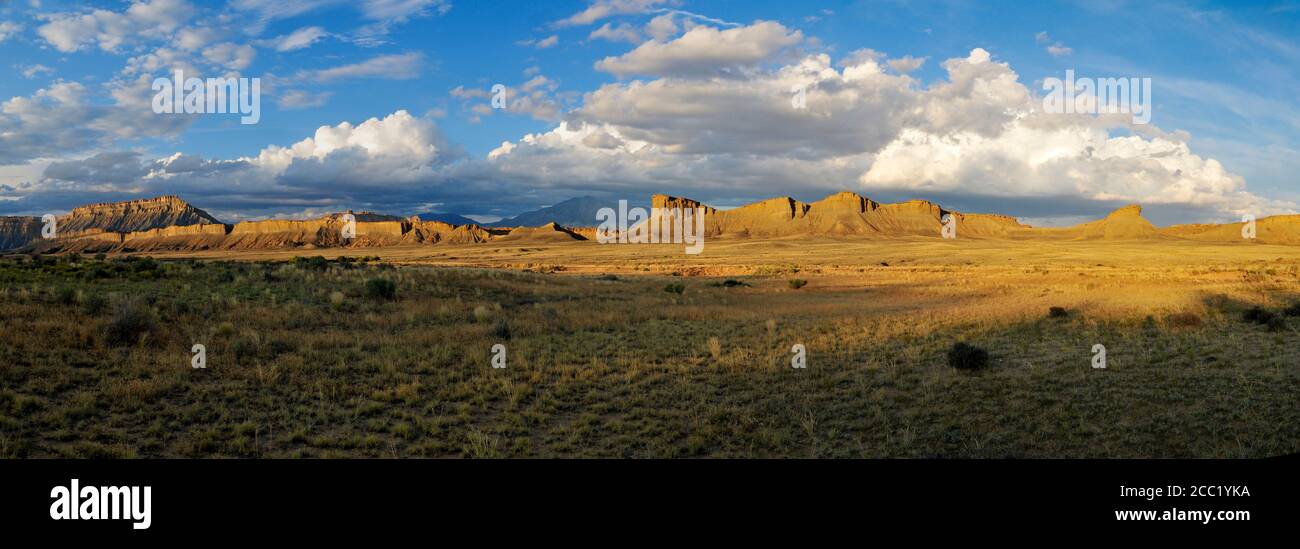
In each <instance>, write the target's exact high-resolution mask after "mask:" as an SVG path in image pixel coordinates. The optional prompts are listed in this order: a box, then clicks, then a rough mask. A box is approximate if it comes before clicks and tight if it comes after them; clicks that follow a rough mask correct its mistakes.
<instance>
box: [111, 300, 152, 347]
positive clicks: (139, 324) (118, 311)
mask: <svg viewBox="0 0 1300 549" xmlns="http://www.w3.org/2000/svg"><path fill="white" fill-rule="evenodd" d="M154 326H155V321H154V314H153V309H151V308H149V306H147V305H145V304H144V302H142V301H139V300H135V299H127V300H123V301H121V302H119V303H118V304H117V306H116V307H115V308H114V309H113V317H112V318H110V319H109V321H108V324H107V325H105V326H104V341H105V342H107V343H108V344H109V345H112V346H124V345H134V344H136V343H139V342H140V339H141V338H142V337H144V336H145V335H146V334H148V333H149V332H151V331H153V330H154Z"/></svg>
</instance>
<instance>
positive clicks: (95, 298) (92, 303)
mask: <svg viewBox="0 0 1300 549" xmlns="http://www.w3.org/2000/svg"><path fill="white" fill-rule="evenodd" d="M81 306H82V308H83V309H85V311H86V314H87V315H90V316H99V315H101V314H103V313H104V310H105V309H107V308H108V300H107V299H104V296H102V295H99V294H86V296H85V297H84V298H83V299H82V300H81Z"/></svg>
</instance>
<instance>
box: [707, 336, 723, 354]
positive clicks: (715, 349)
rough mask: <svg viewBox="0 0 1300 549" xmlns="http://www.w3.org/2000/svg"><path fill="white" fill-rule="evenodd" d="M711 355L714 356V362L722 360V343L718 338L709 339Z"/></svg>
mask: <svg viewBox="0 0 1300 549" xmlns="http://www.w3.org/2000/svg"><path fill="white" fill-rule="evenodd" d="M709 354H710V355H712V356H713V360H720V359H722V342H721V341H718V338H716V337H711V338H709Z"/></svg>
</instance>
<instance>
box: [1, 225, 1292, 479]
mask: <svg viewBox="0 0 1300 549" xmlns="http://www.w3.org/2000/svg"><path fill="white" fill-rule="evenodd" d="M1296 250H1297V248H1296V247H1295V246H1289V245H1274V244H1266V243H1258V242H1251V241H1241V242H1235V243H1230V242H1197V241H1188V240H1174V239H1146V240H1141V239H1138V240H1123V239H1116V240H1070V239H1035V240H1017V239H981V238H958V239H955V240H946V239H941V238H937V237H922V236H908V237H900V238H887V239H862V238H852V237H832V236H816V237H813V236H806V235H805V236H789V237H776V238H727V237H719V238H711V239H709V240H707V241H706V246H705V250H704V252H703V253H702V254H700V255H694V256H693V255H686V254H684V253H683V252H682V247H681V245H679V244H658V245H638V244H605V245H602V244H596V243H594V242H590V241H567V242H564V241H556V242H518V243H509V242H485V243H477V244H454V243H444V244H439V245H437V246H400V245H399V246H387V247H380V248H367V249H354V248H321V249H315V250H303V249H249V250H199V251H193V250H191V251H177V252H167V251H160V252H157V253H150V254H148V255H147V256H146V255H144V254H140V253H110V254H99V255H91V254H89V253H84V254H75V253H74V254H61V255H44V256H42V255H32V256H29V255H11V256H8V257H6V258H3V259H0V281H2V282H3V290H0V311H2V312H3V314H2V315H0V319H3V320H2V322H3V327H2V328H0V363H3V366H2V367H0V455H3V456H6V457H204V458H208V457H266V458H282V457H326V458H329V457H453V458H455V457H474V458H482V457H488V458H490V457H797V458H819V457H866V458H931V457H944V458H997V457H1035V458H1052V457H1099V458H1124V457H1203V458H1234V457H1247V458H1255V457H1269V456H1277V455H1282V454H1289V453H1295V452H1297V451H1300V421H1297V419H1300V398H1297V395H1300V368H1298V367H1297V363H1298V362H1300V349H1298V348H1297V341H1298V338H1297V329H1300V306H1298V305H1297V303H1300V254H1298V253H1297V251H1296ZM957 343H966V344H968V345H971V346H974V347H977V348H979V349H983V350H984V351H986V352H987V361H986V362H985V363H983V364H982V366H983V367H981V368H978V369H963V368H955V367H953V365H952V364H951V363H950V361H949V357H948V355H949V353H950V351H951V350H952V349H953V347H954V345H956V344H957ZM195 344H201V345H203V346H204V349H205V363H204V367H203V368H201V369H196V368H194V367H193V357H194V354H195V353H194V352H193V348H194V347H193V346H194V345H195ZM494 345H502V346H504V350H505V354H504V357H505V360H504V365H505V367H504V368H494V367H493V366H494V362H493V358H494V354H495V353H494V351H493V346H494ZM795 345H801V346H803V348H804V349H806V355H805V356H804V359H805V361H806V362H805V363H804V365H805V367H803V368H794V367H792V357H794V356H795V353H793V352H792V348H793V347H794V346H795ZM1096 345H1102V346H1104V348H1105V355H1106V360H1105V364H1104V365H1105V367H1104V368H1098V367H1096V366H1097V363H1096V362H1095V357H1096V353H1095V346H1096ZM498 365H499V363H498Z"/></svg>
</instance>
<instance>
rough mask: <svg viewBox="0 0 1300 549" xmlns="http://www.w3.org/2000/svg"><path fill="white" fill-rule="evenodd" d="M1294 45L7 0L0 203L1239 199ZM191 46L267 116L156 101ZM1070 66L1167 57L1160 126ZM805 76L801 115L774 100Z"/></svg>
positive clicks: (989, 19)
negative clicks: (1093, 93)
mask: <svg viewBox="0 0 1300 549" xmlns="http://www.w3.org/2000/svg"><path fill="white" fill-rule="evenodd" d="M977 52H980V53H977ZM921 60H923V61H921ZM949 60H952V62H951V63H948V62H949ZM917 61H920V63H919V65H917V64H916V63H917ZM602 63H604V64H603V65H602ZM1297 66H1300V4H1298V3H1296V2H1258V3H1249V2H1232V3H1218V2H1186V3H1161V2H1124V1H1120V0H1112V1H1088V2H1064V3H1050V2H964V1H948V2H908V1H862V0H859V1H848V0H846V1H827V2H815V1H807V2H787V1H765V0H747V1H729V0H715V1H700V0H680V1H674V0H591V1H587V0H574V1H561V0H556V1H545V2H536V1H513V0H501V1H487V0H478V1H467V0H446V1H444V0H357V1H347V2H344V1H336V0H278V1H265V0H233V1H231V2H229V3H227V4H220V3H217V2H204V3H198V2H193V3H190V2H186V1H184V0H152V1H142V2H118V1H108V2H94V3H85V2H60V1H51V0H43V1H40V2H27V1H21V0H13V1H9V2H0V70H5V71H7V74H8V76H9V77H8V78H4V79H0V101H5V103H4V108H3V109H0V214H18V213H26V214H39V213H43V212H48V211H65V210H67V209H68V208H70V207H72V206H74V205H77V204H80V203H85V202H96V201H103V200H119V199H127V198H134V197H144V196H150V195H155V194H164V193H167V194H173V193H174V194H180V195H181V196H182V197H184V198H187V199H189V200H190V201H191V202H194V203H195V204H196V205H199V206H200V207H205V208H207V209H209V210H211V211H213V212H214V213H216V214H218V215H219V216H221V217H223V218H226V219H230V220H235V219H244V218H261V217H285V216H289V217H293V216H303V215H314V214H318V213H323V212H327V211H332V210H337V209H346V208H352V209H357V210H363V209H373V210H379V211H385V212H391V213H413V212H417V211H428V210H438V211H451V212H455V213H462V214H467V215H477V216H483V217H485V218H491V217H494V216H502V215H509V214H513V213H518V212H520V211H524V210H529V209H533V208H536V207H538V206H544V205H547V204H551V203H554V202H556V201H559V200H562V199H564V198H569V197H574V196H581V195H595V196H601V197H609V198H611V199H618V198H634V199H636V198H639V197H643V196H645V195H648V194H649V193H652V192H668V193H674V194H682V195H685V196H690V197H693V198H699V199H703V200H706V201H710V202H712V203H715V204H717V205H720V206H724V207H725V206H734V205H737V204H741V203H744V202H747V201H751V200H754V199H761V198H766V197H770V196H775V195H786V194H788V195H793V196H795V197H797V198H800V199H804V200H815V199H817V198H820V197H821V196H823V195H825V194H829V192H833V191H835V190H840V189H848V190H853V191H856V192H859V193H862V194H864V195H867V196H870V197H873V198H877V199H880V200H886V201H889V200H901V199H909V198H929V199H932V200H936V201H938V202H940V203H942V204H944V205H946V206H949V207H952V208H957V209H959V210H968V211H998V212H1000V213H1009V214H1012V215H1018V216H1021V217H1024V218H1027V219H1029V220H1030V221H1033V222H1038V223H1046V224H1062V223H1070V222H1074V221H1077V220H1081V219H1084V218H1089V217H1095V216H1096V215H1099V214H1102V213H1104V212H1105V211H1107V210H1108V209H1110V208H1113V207H1116V206H1118V205H1122V204H1124V203H1128V202H1141V203H1143V204H1144V206H1145V207H1146V208H1147V212H1148V216H1149V217H1152V218H1153V219H1154V220H1155V221H1157V223H1158V224H1172V223H1182V222H1199V221H1225V220H1231V219H1235V218H1237V217H1239V216H1240V215H1241V214H1243V213H1254V214H1256V215H1260V216H1263V215H1268V214H1274V213H1289V212H1294V211H1295V208H1296V203H1297V202H1300V185H1298V184H1297V181H1296V179H1295V176H1294V174H1295V173H1298V172H1300V139H1298V137H1300V105H1297V101H1296V98H1295V91H1296V90H1297V89H1300V71H1298V70H1297V69H1296V67H1297ZM177 67H185V68H189V69H192V70H193V72H197V73H198V74H191V75H193V76H200V77H215V76H222V75H236V76H242V77H249V78H252V77H257V78H260V79H261V80H262V82H263V93H262V113H261V119H260V121H259V123H257V124H254V125H241V124H240V123H239V121H238V118H237V117H234V116H227V115H200V116H179V117H178V116H167V115H157V114H154V113H153V112H151V111H150V110H148V101H149V99H150V97H151V95H152V94H151V92H150V91H149V90H148V88H147V83H148V82H150V81H152V80H153V78H156V77H159V76H167V75H170V74H171V71H172V70H174V69H175V68H177ZM855 67H857V68H856V69H855ZM715 69H716V70H715ZM1066 69H1072V70H1074V71H1075V72H1076V73H1077V74H1079V75H1083V76H1091V77H1150V78H1151V79H1152V81H1153V88H1154V98H1155V99H1154V108H1153V116H1152V119H1151V124H1150V125H1147V126H1143V127H1134V126H1132V125H1130V124H1125V123H1123V122H1116V121H1114V120H1106V121H1102V120H1100V119H1098V118H1096V117H1093V118H1092V119H1091V120H1084V119H1080V118H1078V117H1066V116H1061V115H1057V116H1055V117H1053V116H1051V115H1044V114H1043V113H1034V112H1032V111H1034V110H1035V109H1036V107H1037V106H1038V105H1039V104H1040V103H1041V102H1040V101H1039V100H1038V99H1037V98H1038V96H1041V94H1042V87H1041V85H1040V84H1041V81H1042V79H1043V78H1046V77H1053V76H1056V77H1059V76H1062V75H1063V74H1064V71H1065V70H1066ZM828 71H829V72H828ZM796 73H797V74H796ZM850 73H853V74H857V75H862V74H869V76H864V77H858V76H853V77H851V76H850ZM791 82H795V83H796V84H798V85H805V86H806V87H807V88H808V89H809V90H810V92H809V101H808V104H809V107H810V108H809V109H807V110H808V112H809V114H807V116H808V118H786V117H787V116H789V115H788V114H786V113H782V112H781V111H780V110H779V106H780V105H783V104H786V103H788V101H789V98H788V97H782V96H780V93H781V92H782V91H785V90H786V89H787V88H788V87H789V86H788V85H787V84H789V83H791ZM498 83H499V84H503V85H505V86H508V87H509V88H510V94H509V97H510V101H511V103H510V108H508V109H505V110H492V109H490V108H488V104H489V101H490V95H489V90H490V89H491V88H492V86H493V85H494V84H498ZM759 90H778V91H777V92H773V93H770V94H768V95H766V96H765V95H763V93H765V92H760V91H759ZM1025 92H1027V93H1028V94H1029V96H1027V97H1026V96H1024V95H1023V94H1024V93H1025ZM728 94H730V95H728ZM369 120H373V121H372V122H371V123H370V124H369V125H368V126H367V125H366V122H367V121H369ZM344 124H346V126H344ZM322 127H325V128H326V130H328V131H326V135H322V134H320V133H318V128H322ZM1097 132H1101V133H1097ZM529 135H531V136H533V137H532V138H527V137H525V136H529ZM322 137H325V138H326V139H325V140H323V139H322ZM309 138H311V139H312V142H311V143H310V144H308V145H307V146H297V147H294V146H295V144H301V143H302V142H303V141H304V140H308V139H309ZM329 139H332V140H334V141H336V142H331V143H330V144H328V145H327V144H326V142H327V140H329ZM503 143H508V145H506V146H505V147H503V146H502V145H503ZM494 151H495V152H494Z"/></svg>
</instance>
